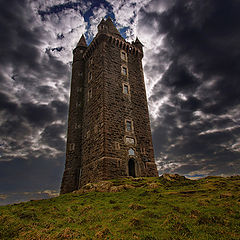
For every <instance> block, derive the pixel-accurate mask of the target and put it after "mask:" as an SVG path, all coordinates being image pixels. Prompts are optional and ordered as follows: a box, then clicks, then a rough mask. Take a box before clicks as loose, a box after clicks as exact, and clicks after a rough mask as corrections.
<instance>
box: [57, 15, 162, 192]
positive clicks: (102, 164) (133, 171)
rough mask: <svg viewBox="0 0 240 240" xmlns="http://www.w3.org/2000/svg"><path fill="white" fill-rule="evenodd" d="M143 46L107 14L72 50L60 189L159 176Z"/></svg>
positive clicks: (68, 189)
mask: <svg viewBox="0 0 240 240" xmlns="http://www.w3.org/2000/svg"><path fill="white" fill-rule="evenodd" d="M142 57H143V50H142V44H141V42H140V41H139V40H138V39H136V41H135V42H132V44H130V43H128V42H126V41H125V40H124V38H123V37H122V36H121V35H120V33H119V32H118V30H117V29H116V27H115V26H114V24H113V23H112V21H111V19H110V18H108V19H107V20H106V21H105V20H102V21H101V23H100V24H99V25H98V33H97V35H96V36H95V37H94V39H93V40H92V42H91V44H90V45H89V46H87V44H86V41H85V38H84V36H82V37H81V39H80V41H79V43H78V44H77V47H76V48H75V49H74V50H73V65H72V82H71V94H70V106H69V118H68V133H67V134H68V135H67V149H66V164H65V171H64V175H63V179H62V186H61V193H67V192H71V191H74V190H76V189H78V188H79V187H81V186H83V185H84V184H86V183H88V182H96V181H99V180H104V179H111V178H118V177H124V176H133V177H140V176H142V177H145V176H158V173H157V168H156V164H155V162H154V153H153V146H152V136H151V129H150V122H149V114H148V106H147V99H146V92H145V85H144V78H143V69H142Z"/></svg>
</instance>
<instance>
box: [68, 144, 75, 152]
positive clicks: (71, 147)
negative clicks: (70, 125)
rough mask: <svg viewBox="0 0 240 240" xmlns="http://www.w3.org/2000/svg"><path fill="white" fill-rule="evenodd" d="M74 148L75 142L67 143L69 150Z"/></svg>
mask: <svg viewBox="0 0 240 240" xmlns="http://www.w3.org/2000/svg"><path fill="white" fill-rule="evenodd" d="M74 149H75V143H70V144H69V151H74Z"/></svg>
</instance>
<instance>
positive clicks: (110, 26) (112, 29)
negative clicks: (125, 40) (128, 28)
mask: <svg viewBox="0 0 240 240" xmlns="http://www.w3.org/2000/svg"><path fill="white" fill-rule="evenodd" d="M105 23H106V25H107V26H108V30H109V32H110V33H112V34H114V35H115V34H116V35H117V36H118V37H121V38H122V36H121V34H120V33H119V31H118V30H117V28H116V27H115V25H114V24H113V22H112V19H111V18H110V17H108V18H107V20H106V21H105Z"/></svg>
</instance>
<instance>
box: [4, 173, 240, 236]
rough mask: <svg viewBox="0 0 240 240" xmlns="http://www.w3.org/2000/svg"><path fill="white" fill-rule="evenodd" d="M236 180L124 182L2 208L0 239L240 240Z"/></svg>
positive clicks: (239, 181) (238, 184)
mask: <svg viewBox="0 0 240 240" xmlns="http://www.w3.org/2000/svg"><path fill="white" fill-rule="evenodd" d="M239 190H240V177H239V176H235V177H229V178H222V177H208V178H204V179H200V180H189V179H185V178H184V177H180V176H177V175H175V176H172V177H171V176H168V175H167V176H165V177H159V178H135V179H131V178H127V179H116V180H112V181H106V182H101V183H98V184H88V185H87V186H85V187H84V189H82V190H80V191H78V192H75V193H70V194H65V195H61V196H59V197H56V198H52V199H48V200H38V201H30V202H25V203H20V204H14V205H8V206H2V207H0V239H1V240H3V239H41V240H42V239H51V240H52V239H85V240H87V239H88V240H90V239H119V240H120V239H127V240H130V239H141V240H154V239H161V240H164V239H169V240H170V239H171V240H175V239H176V240H177V239H180V240H182V239H195V240H201V239H204V240H210V239H217V240H220V239H228V240H229V239H240V191H239Z"/></svg>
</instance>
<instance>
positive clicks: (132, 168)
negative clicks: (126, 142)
mask: <svg viewBox="0 0 240 240" xmlns="http://www.w3.org/2000/svg"><path fill="white" fill-rule="evenodd" d="M128 175H129V176H132V177H136V173H135V162H134V158H130V159H129V161H128Z"/></svg>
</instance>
